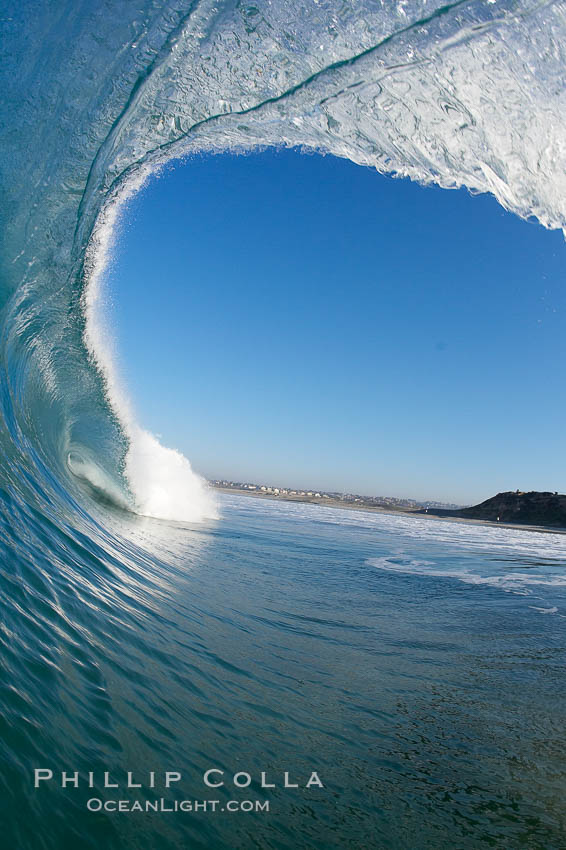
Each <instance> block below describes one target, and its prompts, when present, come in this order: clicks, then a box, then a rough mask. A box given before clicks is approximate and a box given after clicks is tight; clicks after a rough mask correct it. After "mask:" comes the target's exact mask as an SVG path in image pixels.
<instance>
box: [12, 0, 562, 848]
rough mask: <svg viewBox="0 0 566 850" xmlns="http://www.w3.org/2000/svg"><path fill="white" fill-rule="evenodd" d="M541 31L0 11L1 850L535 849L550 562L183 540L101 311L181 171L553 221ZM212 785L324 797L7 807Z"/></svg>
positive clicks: (268, 0)
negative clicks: (48, 778) (134, 198)
mask: <svg viewBox="0 0 566 850" xmlns="http://www.w3.org/2000/svg"><path fill="white" fill-rule="evenodd" d="M565 33H566V24H565V19H564V5H563V3H558V2H549V3H539V2H533V0H517V1H516V0H501V2H499V0H498V2H493V0H470V2H455V3H453V4H449V5H443V4H442V3H439V2H433V3H430V2H422V1H421V0H399V2H392V3H383V4H382V3H377V4H376V3H371V2H369V0H365V2H364V0H362V1H361V2H359V3H350V4H348V3H344V2H343V0H320V2H312V3H305V4H302V5H301V7H300V9H299V8H298V6H297V4H296V3H287V2H285V0H279V2H275V1H274V0H255V2H254V3H241V2H231V0H221V1H220V2H208V0H202V2H193V0H162V2H161V0H160V2H158V3H157V2H155V0H136V2H133V0H120V2H118V0H106V2H104V3H100V2H89V0H85V2H80V3H77V2H75V0H49V2H47V0H37V2H35V0H34V1H33V2H32V0H22V2H18V3H9V4H8V6H7V8H6V10H4V11H3V14H2V16H1V17H0V36H1V38H0V41H1V43H2V50H3V52H2V62H1V63H0V74H1V76H2V93H3V97H2V102H1V104H0V109H1V113H2V114H1V121H0V124H1V127H2V133H1V134H0V152H1V156H0V192H1V199H2V203H1V206H0V216H1V221H0V225H1V240H2V241H1V245H2V250H1V253H0V457H1V461H2V462H1V466H0V593H1V595H2V616H1V618H0V636H1V649H2V657H1V665H2V666H1V670H2V684H3V686H4V688H3V690H2V694H1V697H0V699H1V703H0V724H1V728H2V735H1V736H0V754H1V756H2V759H1V761H2V772H1V782H2V786H1V789H0V790H1V792H2V793H1V796H0V805H1V806H2V809H3V811H2V821H1V823H2V830H3V834H2V838H3V839H4V842H5V843H6V844H7V846H8V847H14V848H18V850H28V848H30V850H32V849H33V850H36V848H39V850H41V848H49V849H50V850H62V849H63V848H72V850H76V848H78V847H80V848H83V847H96V848H100V847H120V848H134V847H136V848H137V847H144V848H146V847H152V848H153V847H156V848H168V847H170V848H179V847H191V848H200V847H203V848H204V847H206V848H214V850H223V848H238V847H242V848H248V847H258V848H278V850H280V848H289V850H291V848H292V850H296V848H299V849H300V848H303V847H305V848H307V847H316V848H326V847H340V848H344V847H360V848H364V850H365V848H368V847H371V848H373V847H377V848H388V850H389V849H390V848H393V850H397V848H399V850H401V848H403V850H405V848H419V850H420V848H431V850H443V848H445V847H446V848H453V847H457V848H463V850H467V848H471V847H483V846H495V847H501V848H504V850H509V848H513V847H527V848H529V849H530V850H532V848H545V850H547V848H556V847H560V846H562V845H564V836H563V834H562V833H561V832H560V820H559V817H560V815H559V813H560V807H561V806H562V805H563V790H564V776H563V772H562V757H563V752H564V731H563V730H564V707H563V702H564V701H563V698H562V697H563V694H564V692H565V690H566V688H565V687H564V684H565V683H564V669H563V664H562V652H563V629H564V598H563V597H564V582H563V554H564V543H563V541H564V538H562V537H553V536H552V535H535V534H532V535H529V534H527V533H526V532H525V533H520V532H515V531H504V530H502V529H495V530H489V531H486V530H484V529H481V528H479V527H477V528H475V527H474V528H473V529H472V530H469V529H468V528H467V527H466V528H464V526H459V525H457V524H452V525H447V524H442V523H434V524H433V523H428V524H425V521H424V520H423V521H422V522H421V523H419V522H418V521H414V520H413V521H409V520H402V519H386V518H384V517H377V516H374V515H371V516H369V517H367V516H366V517H364V516H363V515H362V514H355V515H354V514H353V513H347V514H343V513H340V512H339V511H333V512H330V511H327V512H324V511H323V510H322V509H315V508H299V507H289V506H280V505H276V504H272V503H267V502H257V501H253V500H251V499H250V500H236V499H234V500H227V501H226V500H225V501H224V503H223V504H222V505H221V506H220V507H221V513H220V517H219V518H218V519H214V516H215V514H216V509H215V507H214V504H213V503H212V501H211V500H210V499H209V493H208V491H207V489H206V487H205V486H204V484H203V482H202V481H201V480H200V479H199V478H198V476H195V475H194V473H193V471H192V470H191V467H190V464H189V462H188V460H187V459H186V458H183V457H182V455H180V454H178V453H175V452H173V451H171V450H168V449H167V448H164V447H162V446H160V444H159V442H158V441H157V440H156V438H155V437H153V435H151V434H148V433H147V432H146V431H145V430H144V429H143V425H140V424H139V423H137V422H136V420H135V417H133V416H132V414H131V411H130V410H129V407H128V403H127V398H126V397H125V394H124V393H123V391H122V388H121V387H120V383H119V381H118V379H117V377H116V374H115V370H114V367H113V359H112V342H111V340H110V339H109V337H108V335H107V334H106V333H105V329H104V325H103V323H102V322H101V321H100V310H99V308H100V284H101V281H102V279H103V273H104V268H105V261H106V258H107V256H108V251H109V247H110V246H111V242H112V232H113V230H112V228H113V224H114V222H115V219H116V215H117V213H118V209H119V205H120V203H121V201H122V200H123V199H124V198H125V197H127V196H128V195H129V194H131V192H133V191H135V190H136V188H137V187H139V186H140V185H141V184H142V183H143V180H144V179H145V177H146V176H147V175H148V174H150V173H151V172H152V171H155V170H156V169H158V168H159V167H160V166H161V165H163V163H165V162H166V161H167V160H169V159H171V158H172V157H178V156H183V155H185V154H189V153H195V152H199V151H218V150H222V151H240V150H242V149H246V150H247V149H253V148H258V147H262V146H270V145H283V146H286V147H296V146H299V147H306V148H308V149H310V150H317V151H324V152H326V153H332V154H334V155H337V156H342V157H347V158H349V159H350V160H352V161H353V162H356V163H359V164H363V165H368V166H372V167H375V168H377V169H378V170H379V171H381V172H382V173H396V174H400V175H403V176H407V177H411V178H413V179H416V180H419V181H421V182H424V183H427V182H434V183H436V184H438V185H440V186H443V187H447V188H450V187H454V186H467V187H468V188H470V189H471V190H473V191H480V192H481V191H490V192H492V193H493V194H494V195H495V196H496V197H497V198H498V200H499V201H500V202H501V203H502V204H503V205H504V206H505V207H506V208H508V209H510V210H513V211H514V212H516V213H518V214H519V215H522V216H524V217H528V216H535V217H536V218H537V219H538V220H539V221H540V222H541V223H543V224H545V225H547V226H549V227H556V228H563V229H564V227H565V226H566V204H565V198H566V182H565V175H566V168H565V161H566V160H565V155H566V154H565V152H566V146H565V144H564V139H565V138H566V124H565V116H566V89H565V87H564V68H565V66H566V54H565V45H566V38H565ZM376 202H377V201H376ZM253 247H254V246H253V241H250V251H253ZM408 249H410V246H408ZM472 249H473V245H471V248H470V251H472ZM462 262H463V263H469V262H470V257H462ZM454 271H455V274H454V280H455V281H456V282H455V285H457V279H458V275H457V269H455V270H454ZM158 284H159V282H158V281H156V282H155V286H156V287H157V286H158ZM344 297H347V293H346V292H345V296H344ZM221 308H222V305H221V304H219V309H221ZM148 343H149V344H150V343H151V341H148ZM124 508H126V509H127V511H125V512H124ZM128 511H130V512H128ZM136 513H137V514H138V515H136ZM139 514H146V515H152V516H153V517H157V516H158V517H162V518H166V519H167V520H169V521H172V520H187V521H189V520H190V521H191V522H192V521H197V520H201V522H200V524H199V525H194V526H183V525H180V524H177V525H176V524H174V523H173V522H166V521H165V519H162V520H161V521H160V520H158V519H149V518H147V517H146V518H145V519H144V518H142V517H141V516H139ZM215 765H218V766H220V767H224V766H225V768H226V770H227V771H232V770H233V771H236V770H237V769H239V768H240V769H242V770H249V771H251V772H252V773H253V774H254V777H257V773H258V771H262V770H265V771H272V772H273V773H274V774H275V775H280V773H281V772H283V771H285V770H289V771H291V772H294V773H295V774H298V775H299V777H302V776H303V774H305V773H306V772H308V771H310V770H311V769H314V770H317V771H318V772H319V774H320V776H321V777H322V779H323V781H324V784H325V788H324V789H320V788H316V787H311V788H309V789H308V790H306V789H304V788H301V789H295V790H293V789H287V790H285V789H282V788H281V787H280V786H278V787H276V788H275V789H271V790H269V792H268V794H269V798H270V803H271V812H270V813H269V814H266V813H257V814H244V813H239V814H238V815H234V816H228V815H226V816H225V817H224V816H221V815H220V814H219V815H214V816H209V815H208V814H207V815H206V816H205V815H203V814H202V813H197V814H193V815H190V816H189V815H186V816H185V815H181V814H173V815H172V814H157V813H155V814H149V815H145V814H144V815H143V816H142V815H139V814H138V815H132V816H129V815H127V814H116V815H112V814H109V813H107V814H94V813H88V812H87V811H86V809H85V802H86V799H87V798H88V795H89V793H93V790H92V789H91V790H90V791H89V789H85V788H83V787H81V788H79V789H72V788H67V789H65V790H64V791H62V790H61V789H59V790H57V788H56V787H54V786H52V785H49V786H42V787H40V788H39V789H37V791H34V789H33V787H32V783H31V771H32V770H33V768H35V767H43V768H47V767H50V768H53V769H54V770H62V769H64V770H75V769H78V770H86V771H88V770H89V769H92V770H93V771H98V772H99V771H101V770H108V771H112V772H114V773H119V772H120V771H124V770H132V771H138V772H139V771H142V770H146V771H151V770H156V771H159V770H166V769H170V770H174V769H175V767H176V766H179V769H180V770H182V771H183V773H184V775H185V784H184V787H183V790H182V792H181V791H176V792H173V791H172V792H171V793H172V794H181V793H183V795H184V796H186V797H193V798H199V797H201V796H202V793H201V792H202V781H201V778H200V773H201V772H202V770H203V769H205V768H207V767H214V766H215ZM96 775H97V776H99V773H97V774H96ZM97 781H98V780H97ZM254 782H255V784H254V786H253V787H251V788H250V789H247V791H246V794H247V795H249V796H253V795H252V792H253V793H254V794H255V795H259V794H260V792H261V789H259V788H258V787H257V779H254ZM94 790H96V791H98V790H99V789H98V786H97V787H95V788H94ZM140 793H147V794H149V793H150V792H149V791H147V790H146V791H144V792H140ZM217 793H218V796H220V797H222V799H225V798H226V799H227V798H228V795H232V794H233V793H234V792H233V791H229V790H225V791H222V792H221V791H220V790H219V791H218V792H217ZM222 795H224V796H222Z"/></svg>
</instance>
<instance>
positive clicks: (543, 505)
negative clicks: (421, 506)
mask: <svg viewBox="0 0 566 850" xmlns="http://www.w3.org/2000/svg"><path fill="white" fill-rule="evenodd" d="M419 513H425V511H419ZM426 513H429V514H434V516H452V517H462V518H463V519H483V520H489V521H490V522H504V523H516V524H519V525H546V526H554V527H557V528H566V495H560V494H558V493H545V492H538V491H536V490H533V491H531V492H530V493H522V492H520V491H519V490H514V491H510V492H508V493H498V494H497V495H496V496H492V497H491V498H490V499H486V500H485V502H481V503H480V504H479V505H473V506H472V507H469V508H460V509H458V510H428V511H426Z"/></svg>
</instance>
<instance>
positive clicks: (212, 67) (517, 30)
mask: <svg viewBox="0 0 566 850" xmlns="http://www.w3.org/2000/svg"><path fill="white" fill-rule="evenodd" d="M12 6H13V8H12V9H11V12H10V15H9V16H6V17H4V19H3V21H2V28H3V30H4V33H3V43H4V44H5V45H6V46H7V49H6V51H5V56H4V59H3V69H4V70H3V73H4V78H5V79H4V91H5V98H4V110H5V111H4V118H3V122H2V124H3V127H4V132H3V140H2V164H1V169H2V175H1V176H2V192H3V194H2V198H3V211H4V212H3V217H4V223H3V224H4V227H3V249H2V301H1V304H2V360H3V392H2V421H3V434H2V442H3V446H4V450H5V452H6V456H10V457H12V461H13V462H14V463H16V466H17V467H18V468H20V467H23V468H24V469H26V470H28V474H29V475H30V476H31V478H32V479H33V480H34V481H35V480H36V478H37V479H39V480H40V481H41V482H42V483H43V486H46V487H47V489H49V490H51V489H52V487H53V482H54V481H55V482H56V483H57V488H58V489H60V490H61V489H62V490H63V491H65V492H66V493H71V494H74V495H75V496H77V492H78V491H77V488H76V484H77V481H78V480H81V481H86V482H88V483H89V485H90V488H91V490H93V491H100V492H103V493H104V494H106V496H107V497H108V498H110V499H111V500H112V501H115V502H118V503H121V504H123V505H127V506H128V507H129V508H131V509H133V510H137V511H139V512H141V513H148V514H151V515H154V516H162V517H166V518H170V519H190V520H199V519H202V518H203V517H205V516H211V515H213V514H214V506H213V504H212V501H211V498H210V496H209V494H208V493H207V491H206V488H205V486H204V484H203V482H202V481H201V479H199V478H198V476H196V475H195V474H194V473H193V472H192V470H191V468H190V464H189V462H188V461H187V460H186V459H185V458H183V457H182V455H180V454H179V453H177V452H174V451H173V450H169V449H165V448H163V447H161V446H160V445H159V443H158V441H157V440H156V438H155V437H153V436H152V435H150V434H148V433H147V432H145V431H144V430H143V429H142V428H141V427H140V426H139V425H138V424H137V423H136V421H135V418H134V417H133V416H132V414H131V412H130V410H129V406H128V404H127V402H126V401H125V396H124V392H123V390H122V389H121V387H120V385H119V381H118V380H117V378H116V374H115V371H116V370H115V367H114V366H113V359H112V355H111V348H112V345H111V344H110V343H109V338H108V335H107V334H105V333H103V332H101V321H100V318H99V315H98V309H99V308H98V306H97V305H98V304H99V301H100V299H99V297H98V293H99V289H100V279H101V277H102V274H103V268H104V262H105V255H106V252H107V247H108V243H109V241H110V239H111V231H112V227H113V224H114V219H115V217H116V211H117V208H118V206H119V204H120V203H121V200H122V199H123V198H124V196H125V195H127V194H128V193H130V192H132V191H135V188H136V186H137V185H139V183H140V182H142V181H143V179H144V177H145V176H146V175H147V174H148V173H150V172H151V171H152V170H154V169H156V168H158V167H159V166H160V165H161V164H162V163H163V162H164V161H165V160H166V159H168V158H171V157H180V156H183V155H186V154H187V153H190V152H195V151H204V150H208V151H210V150H241V149H252V148H254V147H258V146H266V145H285V146H302V147H304V148H310V149H316V150H318V151H321V152H326V153H331V154H335V155H337V156H341V157H348V158H349V159H351V160H353V161H354V162H357V163H359V164H361V165H366V166H372V167H375V168H377V169H378V170H379V171H381V172H387V173H391V174H395V175H398V176H406V177H410V178H412V179H414V180H418V181H421V182H423V183H431V182H434V183H437V184H438V185H440V186H443V187H446V188H452V187H458V186H467V187H468V188H469V189H470V190H472V191H474V192H492V193H493V194H494V195H495V196H496V197H497V198H498V200H499V201H500V202H501V203H502V204H503V205H504V206H505V207H506V208H507V209H509V210H513V211H514V212H516V213H517V214H518V215H521V216H524V217H528V216H534V217H536V218H537V219H538V220H539V221H540V222H541V223H542V224H544V225H545V226H547V227H553V228H565V227H566V168H565V165H566V143H565V139H566V132H565V129H566V128H565V122H566V118H565V116H566V108H565V107H566V96H565V91H564V81H563V79H564V78H563V68H564V59H565V56H564V52H565V49H566V48H565V47H564V45H565V44H566V39H565V37H564V36H565V34H566V21H565V9H564V6H563V5H562V4H560V3H552V2H533V0H514V1H513V2H511V0H503V2H493V0H485V1H484V0H460V2H455V3H452V4H448V5H442V4H440V3H438V2H433V3H428V2H425V1H424V0H416V2H411V1H409V2H407V0H402V2H395V3H390V4H385V5H383V4H375V3H372V2H369V0H367V2H359V3H354V4H344V3H342V2H339V0H324V1H322V0H321V2H316V3H312V4H307V5H306V6H305V7H304V8H301V11H300V14H299V15H298V14H297V9H296V6H295V4H292V3H285V2H279V3H272V2H262V0H257V2H249V3H244V2H240V0H238V1H237V2H234V0H231V2H221V3H217V2H215V3H213V2H211V0H200V2H198V0H192V2H187V0H170V2H166V3H160V4H155V3H153V2H145V3H144V2H142V3H135V4H134V3H129V2H126V3H116V2H110V3H106V4H98V3H89V2H85V3H81V4H76V3H70V2H50V3H31V2H29V3H27V2H23V3H18V4H12ZM188 202H190V201H188ZM16 456H17V461H16ZM25 477H26V476H23V475H21V474H17V475H15V476H14V479H17V485H16V486H18V487H20V486H21V481H22V479H23V478H25ZM46 481H48V482H50V483H49V484H46ZM32 489H34V488H33V487H32Z"/></svg>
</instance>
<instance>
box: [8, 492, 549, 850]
mask: <svg viewBox="0 0 566 850" xmlns="http://www.w3.org/2000/svg"><path fill="white" fill-rule="evenodd" d="M8 507H9V509H10V513H11V515H12V516H13V517H14V524H15V525H16V526H17V527H15V528H13V529H12V531H13V532H17V533H18V535H19V537H20V539H21V540H22V543H21V545H20V548H21V552H20V556H19V557H18V559H14V558H13V557H10V556H9V552H7V551H6V550H7V546H6V538H7V533H6V529H3V533H2V538H1V540H2V549H3V558H2V566H1V581H2V588H3V591H4V592H6V596H8V597H9V602H8V604H7V605H6V606H5V609H4V614H3V619H2V623H1V633H2V638H3V648H4V653H3V658H4V676H5V685H6V689H5V691H4V695H3V697H2V718H3V719H2V725H3V732H2V744H1V746H2V764H3V769H2V793H1V798H2V803H3V804H4V805H6V807H7V812H6V814H5V815H4V817H3V831H4V834H5V836H7V838H8V842H7V845H6V846H10V847H18V848H28V847H29V848H43V847H45V848H67V847H69V848H71V847H97V848H99V847H108V848H111V847H121V848H130V847H131V848H134V847H152V848H153V847H155V848H179V847H191V848H192V847H195V848H201V847H202V848H227V849H228V848H252V847H261V848H289V850H295V848H322V847H325V848H326V847H336V848H347V847H351V848H383V850H385V848H387V850H391V848H393V850H397V848H399V850H405V848H419V849H420V848H422V849H423V850H424V848H431V850H444V848H446V850H448V849H449V848H454V847H457V848H461V850H467V848H481V847H484V846H485V847H497V848H502V849H503V848H505V850H509V848H520V847H528V848H541V850H542V848H545V850H547V848H560V847H563V846H565V843H564V842H565V834H564V831H563V830H564V822H563V813H564V809H563V804H564V801H563V791H564V780H565V778H566V776H565V768H564V744H565V732H564V730H565V728H566V722H565V721H566V702H565V700H564V693H565V692H566V670H565V668H564V626H565V620H566V570H565V558H566V544H565V538H564V537H563V536H561V535H558V534H537V533H529V532H526V531H525V532H523V531H515V530H508V529H503V528H485V527H482V526H472V525H461V524H457V523H450V522H447V521H438V520H425V519H423V520H417V519H411V518H406V517H399V516H392V515H383V514H370V513H363V512H354V511H347V510H342V509H332V508H321V507H317V506H306V505H294V504H288V503H277V502H272V501H267V500H261V499H257V498H250V497H245V496H224V497H222V498H221V504H220V509H221V514H222V519H221V520H220V521H216V522H211V523H209V524H202V525H200V526H199V525H194V526H192V527H191V526H187V525H182V524H174V523H165V522H160V521H158V520H154V519H143V518H135V517H132V518H131V519H130V520H129V521H128V522H127V523H125V522H124V519H123V517H122V516H120V515H119V514H118V513H117V512H114V513H112V512H111V513H105V514H104V518H103V519H104V525H102V524H101V525H100V526H99V534H98V537H97V538H95V539H93V537H92V535H91V528H88V533H87V528H85V527H84V526H83V528H82V529H81V528H80V525H79V524H77V525H75V526H74V527H73V528H71V527H66V528H61V527H60V526H58V525H55V524H54V523H46V522H45V519H44V518H41V519H40V520H38V517H37V516H36V515H34V513H33V512H32V511H29V510H28V511H27V512H26V509H25V508H24V507H23V506H21V505H19V506H18V505H16V504H14V503H12V504H10V505H9V506H8ZM93 519H94V521H97V520H96V513H94V514H93V516H92V517H91V520H89V523H90V522H91V521H92V520H93ZM24 531H25V537H24ZM46 552H48V553H49V555H47V554H46ZM24 553H25V556H24ZM6 556H8V557H6ZM35 767H40V768H51V769H52V770H53V772H54V775H55V777H57V776H58V775H59V772H60V771H62V770H67V771H72V770H79V771H81V775H83V776H86V773H87V771H88V770H92V771H93V772H94V773H95V787H94V788H93V789H89V788H88V787H87V785H86V780H85V784H84V785H80V786H79V788H77V789H74V788H72V787H71V788H65V789H62V788H61V787H60V782H59V784H57V782H56V781H55V782H53V783H51V782H47V783H43V784H41V785H40V787H39V788H38V789H37V790H34V789H33V777H32V775H31V770H32V768H35ZM210 768H215V769H219V770H224V771H225V772H226V777H228V779H229V778H230V777H232V776H233V775H234V774H235V773H237V772H238V771H244V772H247V773H249V774H250V775H251V777H252V784H251V785H250V787H249V788H242V789H237V788H236V789H235V788H233V787H231V786H230V784H229V782H228V784H227V787H224V788H221V789H214V790H211V789H206V788H204V786H203V783H202V776H203V774H204V772H205V771H206V770H208V769H210ZM166 769H167V770H178V771H180V772H181V773H182V776H183V781H182V783H179V786H178V787H177V786H174V787H173V788H172V789H171V790H170V791H167V790H164V789H163V786H162V783H163V780H162V779H160V778H159V777H160V776H162V773H163V771H164V770H166ZM105 770H107V771H109V773H110V776H111V781H115V782H119V783H121V784H122V786H123V784H124V783H125V776H126V771H127V770H131V771H132V772H133V774H134V778H135V781H137V782H140V783H144V784H146V785H147V784H148V778H147V777H148V776H149V772H150V771H151V770H153V771H155V772H156V773H157V776H158V779H157V782H158V783H160V782H161V785H160V786H159V788H158V790H152V789H149V788H147V787H144V788H142V789H140V790H133V791H132V790H130V791H127V790H124V789H123V788H122V790H120V791H116V790H114V789H107V790H104V789H103V788H102V787H101V786H102V783H103V772H104V771H105ZM262 771H263V772H266V773H267V775H268V781H269V782H271V783H273V784H275V785H276V787H275V788H273V789H262V788H261V787H260V783H261V773H262ZM285 771H287V772H289V773H290V777H289V779H290V781H291V782H297V783H300V784H301V785H302V786H304V784H305V782H306V781H307V780H308V778H309V777H310V775H311V772H312V771H316V772H317V773H318V776H319V778H320V780H321V782H322V783H323V784H324V788H320V787H317V786H316V785H315V786H312V787H310V788H308V789H305V788H304V787H299V788H298V789H285V788H283V787H281V785H282V783H283V778H284V773H285ZM214 778H215V779H216V778H217V775H215V777H214ZM93 797H94V798H97V799H103V800H116V799H129V800H134V799H139V800H141V801H143V800H146V799H147V800H154V799H156V798H161V797H163V798H164V799H165V800H167V801H168V804H170V803H171V801H173V800H175V799H177V800H182V799H189V800H203V799H216V800H218V801H219V805H220V806H225V805H226V804H227V802H228V801H229V800H240V801H241V800H252V801H254V800H256V799H258V800H261V801H265V800H268V801H269V804H270V810H269V812H238V813H232V814H228V813H227V812H226V811H225V812H221V811H217V812H214V813H211V812H197V813H194V812H193V813H190V814H189V813H181V812H177V813H175V812H173V813H171V812H169V813H166V812H160V813H146V812H142V813H139V812H138V813H135V812H132V813H127V814H126V813H122V814H115V813H104V812H102V813H95V812H89V811H88V810H87V808H86V805H87V801H88V800H89V799H91V798H93Z"/></svg>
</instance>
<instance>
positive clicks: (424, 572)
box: [367, 556, 566, 610]
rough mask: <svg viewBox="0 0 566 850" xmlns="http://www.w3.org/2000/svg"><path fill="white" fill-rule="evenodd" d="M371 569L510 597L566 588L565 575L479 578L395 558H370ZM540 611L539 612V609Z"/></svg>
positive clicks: (532, 574)
mask: <svg viewBox="0 0 566 850" xmlns="http://www.w3.org/2000/svg"><path fill="white" fill-rule="evenodd" d="M367 563H368V564H370V566H372V567H375V568H376V569H379V570H388V571H389V572H397V573H405V574H409V575H418V576H422V577H425V578H452V579H456V580H457V581H461V582H464V584H475V585H488V586H490V587H497V588H499V589H500V590H504V591H506V592H510V593H519V594H522V595H528V594H530V593H531V587H536V586H539V587H540V586H543V587H566V575H560V574H552V573H546V574H544V575H541V574H537V573H522V572H521V573H520V572H509V573H503V574H500V575H482V574H481V573H477V572H471V571H470V570H466V569H462V570H453V569H442V568H437V567H435V566H434V564H433V563H432V562H431V561H421V560H416V559H414V560H413V559H403V558H397V557H391V556H389V557H383V558H370V559H369V560H368V561H367ZM540 610H542V609H540Z"/></svg>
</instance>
